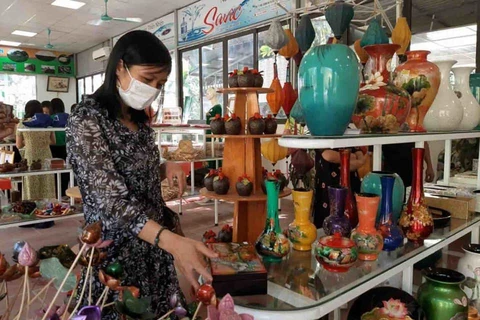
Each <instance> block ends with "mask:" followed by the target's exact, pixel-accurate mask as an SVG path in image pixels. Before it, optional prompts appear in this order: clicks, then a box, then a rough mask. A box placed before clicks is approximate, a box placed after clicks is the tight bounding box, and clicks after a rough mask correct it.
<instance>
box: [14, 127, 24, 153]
mask: <svg viewBox="0 0 480 320" xmlns="http://www.w3.org/2000/svg"><path fill="white" fill-rule="evenodd" d="M15 144H16V145H17V148H18V149H22V148H23V147H25V142H24V141H23V134H22V133H21V132H18V131H17V138H16V139H15Z"/></svg>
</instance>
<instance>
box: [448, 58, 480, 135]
mask: <svg viewBox="0 0 480 320" xmlns="http://www.w3.org/2000/svg"><path fill="white" fill-rule="evenodd" d="M474 69H475V68H474V67H458V68H453V69H452V71H453V74H454V75H455V93H456V94H457V96H458V97H459V98H460V102H461V103H462V107H463V119H462V122H460V126H459V127H458V129H460V130H472V129H473V128H475V127H476V126H477V125H478V123H479V122H480V106H479V105H478V102H477V99H476V98H475V97H474V96H473V94H472V91H471V90H470V74H471V73H472V71H473V70H474Z"/></svg>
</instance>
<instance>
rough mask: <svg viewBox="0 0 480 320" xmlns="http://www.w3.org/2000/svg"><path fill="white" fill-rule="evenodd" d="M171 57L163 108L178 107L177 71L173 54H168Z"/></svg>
mask: <svg viewBox="0 0 480 320" xmlns="http://www.w3.org/2000/svg"><path fill="white" fill-rule="evenodd" d="M170 55H171V56H172V72H170V76H169V77H168V81H167V83H166V84H165V89H164V90H165V92H164V100H163V103H162V105H163V106H165V107H178V97H177V84H176V83H177V71H176V68H175V66H176V63H177V61H176V59H175V52H173V51H172V52H170Z"/></svg>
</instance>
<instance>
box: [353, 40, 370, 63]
mask: <svg viewBox="0 0 480 320" xmlns="http://www.w3.org/2000/svg"><path fill="white" fill-rule="evenodd" d="M353 48H354V49H355V52H356V53H357V56H358V58H359V59H360V62H361V63H362V64H365V63H367V60H368V53H367V51H365V49H363V48H362V46H361V45H360V39H358V40H356V41H355V42H354V43H353Z"/></svg>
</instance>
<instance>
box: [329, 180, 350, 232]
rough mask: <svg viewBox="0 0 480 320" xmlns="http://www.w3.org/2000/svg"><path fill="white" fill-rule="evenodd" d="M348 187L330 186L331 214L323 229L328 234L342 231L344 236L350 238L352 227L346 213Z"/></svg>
mask: <svg viewBox="0 0 480 320" xmlns="http://www.w3.org/2000/svg"><path fill="white" fill-rule="evenodd" d="M347 194H348V189H347V188H343V187H328V200H329V202H330V215H329V216H328V217H327V218H326V219H325V221H323V230H324V231H325V234H326V235H328V236H331V235H333V234H334V233H337V232H340V233H341V234H342V236H344V237H347V238H350V232H351V231H352V227H351V225H350V221H349V220H348V217H347V216H346V215H345V199H346V198H347Z"/></svg>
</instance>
